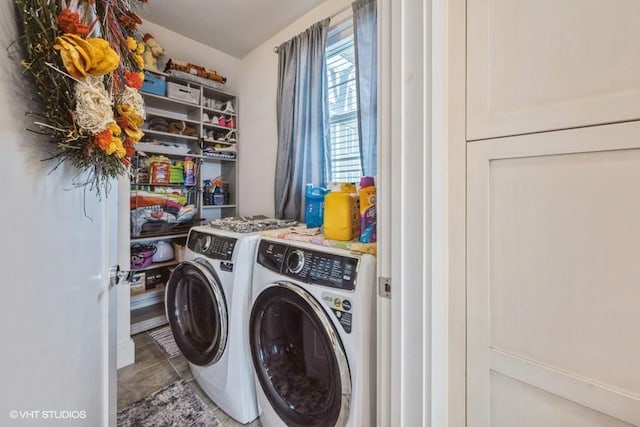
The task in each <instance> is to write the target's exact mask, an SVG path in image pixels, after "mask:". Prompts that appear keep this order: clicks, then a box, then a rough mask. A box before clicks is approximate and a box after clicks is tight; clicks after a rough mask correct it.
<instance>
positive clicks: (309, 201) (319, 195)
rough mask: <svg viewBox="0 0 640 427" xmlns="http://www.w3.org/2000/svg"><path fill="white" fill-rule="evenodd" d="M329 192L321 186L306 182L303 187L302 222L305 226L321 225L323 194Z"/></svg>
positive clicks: (322, 219)
mask: <svg viewBox="0 0 640 427" xmlns="http://www.w3.org/2000/svg"><path fill="white" fill-rule="evenodd" d="M328 192H329V190H328V189H326V188H323V187H314V186H313V184H307V186H306V189H305V194H304V198H305V209H304V222H305V224H306V225H307V228H314V227H322V222H323V221H324V196H325V195H326V194H327V193H328Z"/></svg>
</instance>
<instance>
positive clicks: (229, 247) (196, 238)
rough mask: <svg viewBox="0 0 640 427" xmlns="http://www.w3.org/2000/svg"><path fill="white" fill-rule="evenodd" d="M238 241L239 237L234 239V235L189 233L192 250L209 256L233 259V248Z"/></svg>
mask: <svg viewBox="0 0 640 427" xmlns="http://www.w3.org/2000/svg"><path fill="white" fill-rule="evenodd" d="M237 241H238V239H234V238H233V237H226V236H218V235H215V234H209V233H199V232H197V231H192V232H191V234H190V235H189V241H188V242H187V246H188V247H189V249H191V250H192V251H194V252H196V253H199V254H201V255H204V256H206V257H207V258H210V259H219V260H222V261H231V259H232V258H233V249H234V248H235V246H236V242H237Z"/></svg>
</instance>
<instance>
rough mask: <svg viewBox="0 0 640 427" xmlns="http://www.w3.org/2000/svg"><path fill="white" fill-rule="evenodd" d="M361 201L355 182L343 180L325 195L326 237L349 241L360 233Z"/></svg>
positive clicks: (324, 221) (324, 224) (324, 225)
mask: <svg viewBox="0 0 640 427" xmlns="http://www.w3.org/2000/svg"><path fill="white" fill-rule="evenodd" d="M359 205H360V203H359V201H358V193H356V186H355V185H354V184H350V183H346V182H342V183H339V184H338V185H336V186H334V187H333V188H332V189H331V192H330V193H329V194H327V195H326V196H325V197H324V220H323V227H324V237H325V238H326V239H329V240H341V241H349V240H353V239H356V238H357V237H358V236H359V235H360V207H359Z"/></svg>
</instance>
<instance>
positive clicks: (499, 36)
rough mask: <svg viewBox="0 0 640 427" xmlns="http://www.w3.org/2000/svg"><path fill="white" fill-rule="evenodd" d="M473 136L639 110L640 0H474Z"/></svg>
mask: <svg viewBox="0 0 640 427" xmlns="http://www.w3.org/2000/svg"><path fill="white" fill-rule="evenodd" d="M467 12H468V13H467V19H468V21H467V22H468V24H467V25H468V26H467V47H468V50H467V52H468V62H467V75H468V106H467V108H468V109H467V132H468V139H470V140H475V139H481V138H490V137H497V136H507V135H517V134H523V133H530V132H536V131H545V130H552V129H563V128H570V127H576V126H584V125H593V124H602V123H611V122H618V121H625V120H631V119H638V118H640V51H639V49H638V40H640V25H638V18H639V17H640V2H638V1H637V0H616V1H614V2H612V1H604V0H563V1H556V0H536V1H531V0H469V1H468V2H467Z"/></svg>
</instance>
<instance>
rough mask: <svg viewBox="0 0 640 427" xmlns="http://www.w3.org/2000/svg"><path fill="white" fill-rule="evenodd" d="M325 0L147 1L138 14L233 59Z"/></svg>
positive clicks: (243, 54) (241, 55) (244, 53)
mask: <svg viewBox="0 0 640 427" xmlns="http://www.w3.org/2000/svg"><path fill="white" fill-rule="evenodd" d="M324 1H325V0H189V1H167V0H151V1H150V2H149V3H146V4H145V5H144V6H143V7H142V8H141V9H140V10H139V11H138V14H139V15H140V16H141V17H142V19H143V20H144V19H148V20H149V21H151V22H153V23H154V24H158V25H160V26H163V27H165V28H168V29H170V30H172V31H174V32H176V33H179V34H182V35H183V36H186V37H189V38H190V39H193V40H196V41H198V42H200V43H203V44H205V45H207V46H210V47H212V48H214V49H217V50H219V51H221V52H224V53H227V54H229V55H231V56H234V57H236V58H242V57H244V56H245V55H246V54H248V53H249V52H251V51H252V50H253V49H254V48H256V47H258V46H259V45H261V44H262V43H263V42H265V41H266V40H268V39H269V38H271V37H272V36H274V35H275V34H277V33H278V32H279V31H280V30H282V29H283V28H285V27H286V26H288V25H289V24H290V23H292V22H294V21H295V20H296V19H298V18H299V17H301V16H302V15H304V14H305V13H307V12H309V11H310V10H311V9H313V8H314V7H316V6H317V5H319V4H320V3H323V2H324Z"/></svg>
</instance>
